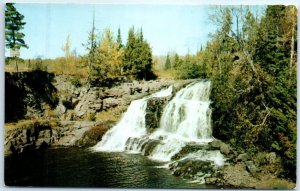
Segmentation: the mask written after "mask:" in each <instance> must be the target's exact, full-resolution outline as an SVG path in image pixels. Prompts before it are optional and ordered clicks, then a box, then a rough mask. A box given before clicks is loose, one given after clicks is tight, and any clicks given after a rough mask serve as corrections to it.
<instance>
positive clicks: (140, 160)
mask: <svg viewBox="0 0 300 191" xmlns="http://www.w3.org/2000/svg"><path fill="white" fill-rule="evenodd" d="M160 165H163V164H162V163H159V162H155V161H151V160H149V159H148V158H146V157H144V156H141V155H139V154H126V153H101V152H91V151H89V150H88V149H83V148H50V149H45V150H35V151H31V152H27V153H23V154H19V155H13V156H8V157H6V158H5V184H6V185H7V186H38V187H103V188H108V187H109V188H120V187H122V188H208V187H207V186H205V185H199V184H193V183H188V182H187V181H185V180H183V179H182V178H180V177H175V176H173V175H172V174H171V172H170V171H169V170H168V169H165V168H157V166H160Z"/></svg>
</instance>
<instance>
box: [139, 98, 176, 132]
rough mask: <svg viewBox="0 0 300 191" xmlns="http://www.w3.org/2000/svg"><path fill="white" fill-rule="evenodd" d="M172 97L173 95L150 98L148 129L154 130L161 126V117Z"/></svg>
mask: <svg viewBox="0 0 300 191" xmlns="http://www.w3.org/2000/svg"><path fill="white" fill-rule="evenodd" d="M170 99H171V96H169V97H162V98H156V97H154V98H150V99H149V100H148V102H147V109H146V116H145V120H146V127H147V129H150V130H153V129H156V128H158V127H159V123H160V118H161V115H162V112H163V109H164V106H165V105H166V104H167V103H168V101H169V100H170Z"/></svg>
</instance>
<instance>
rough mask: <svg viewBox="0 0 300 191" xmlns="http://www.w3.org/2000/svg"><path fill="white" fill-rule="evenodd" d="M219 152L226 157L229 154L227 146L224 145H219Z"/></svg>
mask: <svg viewBox="0 0 300 191" xmlns="http://www.w3.org/2000/svg"><path fill="white" fill-rule="evenodd" d="M220 152H221V153H222V154H225V155H228V154H229V153H230V147H229V146H228V145H227V144H225V143H221V145H220Z"/></svg>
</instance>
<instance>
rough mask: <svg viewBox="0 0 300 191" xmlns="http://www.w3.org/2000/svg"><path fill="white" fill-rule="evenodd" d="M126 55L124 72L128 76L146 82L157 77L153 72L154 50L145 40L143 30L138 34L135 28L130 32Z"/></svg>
mask: <svg viewBox="0 0 300 191" xmlns="http://www.w3.org/2000/svg"><path fill="white" fill-rule="evenodd" d="M124 55H125V56H124V70H125V72H126V74H127V75H129V76H131V77H133V78H135V79H145V80H148V79H151V78H154V77H155V75H154V73H153V72H152V50H151V48H150V45H149V43H148V42H147V41H145V40H144V37H143V32H142V29H141V30H140V31H139V32H137V33H136V32H135V31H134V27H132V28H131V29H130V30H129V32H128V39H127V44H126V47H125V50H124Z"/></svg>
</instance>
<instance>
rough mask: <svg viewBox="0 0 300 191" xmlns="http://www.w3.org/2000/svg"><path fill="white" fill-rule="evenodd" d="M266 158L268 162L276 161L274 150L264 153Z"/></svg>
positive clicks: (273, 162)
mask: <svg viewBox="0 0 300 191" xmlns="http://www.w3.org/2000/svg"><path fill="white" fill-rule="evenodd" d="M266 160H267V161H268V162H269V163H270V164H275V163H276V153H275V152H271V153H268V154H267V155H266Z"/></svg>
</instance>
